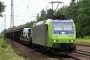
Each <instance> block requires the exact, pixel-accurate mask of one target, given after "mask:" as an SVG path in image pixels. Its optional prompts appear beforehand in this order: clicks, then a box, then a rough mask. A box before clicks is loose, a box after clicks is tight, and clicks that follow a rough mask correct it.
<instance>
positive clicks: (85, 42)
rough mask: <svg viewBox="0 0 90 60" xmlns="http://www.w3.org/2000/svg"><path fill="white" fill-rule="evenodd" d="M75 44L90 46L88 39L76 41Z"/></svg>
mask: <svg viewBox="0 0 90 60" xmlns="http://www.w3.org/2000/svg"><path fill="white" fill-rule="evenodd" d="M76 43H77V44H85V45H90V39H76Z"/></svg>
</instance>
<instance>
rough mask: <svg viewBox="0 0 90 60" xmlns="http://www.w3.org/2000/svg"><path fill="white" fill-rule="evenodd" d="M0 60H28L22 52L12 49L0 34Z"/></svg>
mask: <svg viewBox="0 0 90 60" xmlns="http://www.w3.org/2000/svg"><path fill="white" fill-rule="evenodd" d="M0 60H30V59H29V58H27V57H26V56H25V55H24V54H21V53H20V52H19V51H17V50H15V49H13V48H12V47H11V45H10V44H8V43H6V41H5V40H4V39H3V37H2V36H0Z"/></svg>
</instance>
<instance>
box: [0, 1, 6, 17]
mask: <svg viewBox="0 0 90 60" xmlns="http://www.w3.org/2000/svg"><path fill="white" fill-rule="evenodd" d="M2 12H5V5H4V2H1V1H0V16H1V17H2V16H3V14H2Z"/></svg>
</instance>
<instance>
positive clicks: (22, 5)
mask: <svg viewBox="0 0 90 60" xmlns="http://www.w3.org/2000/svg"><path fill="white" fill-rule="evenodd" d="M1 1H3V2H4V3H5V5H6V9H5V10H6V11H5V12H4V13H3V15H5V14H6V28H10V19H11V17H10V15H11V0H1ZM51 1H61V2H63V3H64V4H60V5H59V7H61V6H63V5H69V3H70V1H71V0H13V4H14V26H19V25H21V24H25V23H27V22H30V21H34V20H36V15H37V14H38V13H39V14H40V12H41V10H42V9H45V10H46V7H47V9H49V8H51V7H52V5H51V4H48V3H49V2H51ZM56 6H57V4H54V9H55V8H56ZM59 7H58V8H59ZM2 30H4V17H0V32H1V31H2Z"/></svg>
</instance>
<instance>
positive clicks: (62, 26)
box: [53, 22, 73, 30]
mask: <svg viewBox="0 0 90 60" xmlns="http://www.w3.org/2000/svg"><path fill="white" fill-rule="evenodd" d="M53 30H73V23H72V22H53Z"/></svg>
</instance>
